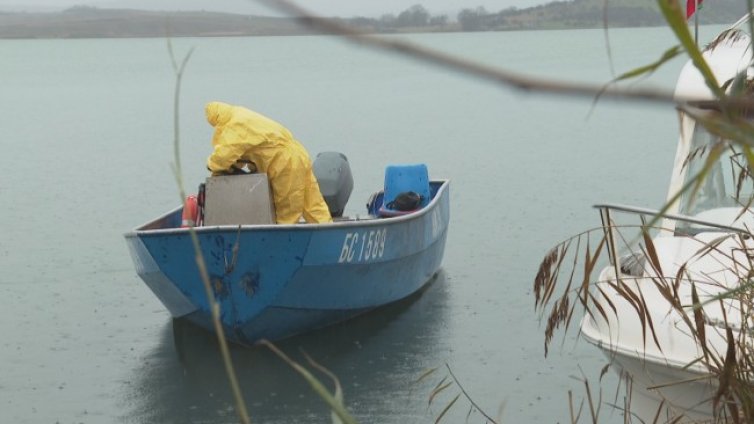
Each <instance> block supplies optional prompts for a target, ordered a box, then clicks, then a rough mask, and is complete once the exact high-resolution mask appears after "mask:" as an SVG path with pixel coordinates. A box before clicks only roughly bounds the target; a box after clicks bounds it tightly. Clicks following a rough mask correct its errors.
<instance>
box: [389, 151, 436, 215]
mask: <svg viewBox="0 0 754 424" xmlns="http://www.w3.org/2000/svg"><path fill="white" fill-rule="evenodd" d="M407 191H413V192H415V193H417V194H419V195H420V196H421V197H422V198H421V203H420V204H419V207H418V208H417V209H421V208H423V207H425V206H427V205H428V204H429V201H430V197H431V194H430V190H429V173H428V171H427V165H425V164H423V163H420V164H413V165H388V166H387V167H386V168H385V194H384V197H383V201H382V206H381V207H380V209H379V213H378V214H379V216H382V217H388V216H400V215H405V214H407V213H411V212H414V211H400V210H396V209H391V208H388V207H387V205H388V204H390V202H392V201H393V200H395V198H396V197H397V196H398V195H399V194H401V193H404V192H407Z"/></svg>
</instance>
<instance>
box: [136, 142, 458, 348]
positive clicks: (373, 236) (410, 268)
mask: <svg viewBox="0 0 754 424" xmlns="http://www.w3.org/2000/svg"><path fill="white" fill-rule="evenodd" d="M319 159H320V158H319V157H318V158H317V161H315V166H314V168H315V174H316V173H317V164H318V163H317V162H318V161H319ZM416 171H418V172H419V174H418V175H417V174H416ZM348 173H349V175H348V176H349V178H350V170H348ZM317 177H318V179H319V180H320V186H322V188H323V190H322V191H323V195H324V196H325V200H328V206H330V207H331V210H333V209H341V210H342V209H343V207H342V206H343V199H342V198H343V196H342V193H339V194H340V195H341V196H340V204H339V205H331V203H332V202H330V201H329V199H331V198H334V197H338V196H337V194H338V193H335V196H334V197H332V196H328V194H327V193H326V190H325V188H326V187H325V186H326V181H325V180H326V178H322V177H321V176H320V175H318V176H317ZM231 178H233V177H231ZM378 188H381V190H380V191H378V192H376V193H375V194H374V195H373V196H372V197H371V198H370V199H369V201H368V203H367V210H366V211H365V214H364V215H362V216H353V217H343V216H334V220H333V222H332V223H326V224H304V223H300V224H289V225H280V224H274V223H269V224H239V225H225V224H223V225H207V224H206V223H205V224H204V225H202V226H196V227H193V228H189V227H182V218H183V217H184V214H183V212H184V211H183V209H184V207H183V206H179V207H177V208H175V209H173V210H172V211H170V212H168V213H166V214H165V215H163V216H160V217H159V218H156V219H154V220H152V221H150V222H148V223H146V224H144V225H142V226H140V227H138V228H136V229H135V230H133V231H131V232H129V233H127V234H126V235H125V238H126V242H127V244H128V247H129V251H130V254H131V257H132V259H133V262H134V265H135V268H136V271H137V273H138V275H139V276H140V277H141V278H142V279H143V280H144V282H145V283H146V285H147V286H148V287H149V288H150V289H151V290H152V292H154V294H155V295H156V296H157V297H158V298H159V300H160V301H161V302H162V303H163V304H164V305H165V307H166V308H167V309H168V310H169V311H170V314H171V315H172V316H173V318H177V319H183V320H188V321H190V322H192V323H194V324H197V325H199V326H201V327H204V328H206V329H209V330H210V331H212V330H213V328H214V327H213V323H212V317H211V312H210V306H209V302H208V299H207V294H206V291H205V284H204V282H203V281H202V278H201V276H200V272H199V268H198V265H197V263H196V260H195V257H196V253H195V249H194V246H193V243H192V238H191V234H190V231H194V232H195V234H196V236H197V238H198V241H199V245H200V250H201V253H202V256H203V257H204V261H205V263H206V268H207V273H208V274H209V280H210V286H211V290H212V291H213V292H214V295H215V297H216V301H217V303H218V304H219V307H220V316H221V322H222V325H223V327H224V332H225V334H226V337H227V338H228V339H229V340H232V341H234V342H236V343H240V344H251V343H254V342H256V341H258V340H261V339H267V340H279V339H282V338H286V337H289V336H292V335H295V334H299V333H303V332H306V331H309V330H312V329H316V328H321V327H324V326H327V325H330V324H333V323H336V322H340V321H344V320H346V319H348V318H351V317H353V316H355V315H358V314H361V313H363V312H366V311H369V310H371V309H374V308H377V307H380V306H382V305H386V304H389V303H392V302H395V301H398V300H401V299H403V298H406V297H407V296H409V295H411V294H413V293H416V292H417V291H419V290H420V289H421V288H422V287H424V286H425V285H426V284H427V283H428V282H429V281H431V280H432V279H433V277H434V276H435V274H436V273H437V272H438V271H439V269H440V266H441V263H442V258H443V252H444V249H445V240H446V236H447V230H448V220H449V215H450V210H449V193H448V191H449V181H448V180H431V181H430V180H429V178H428V177H427V171H426V166H424V165H409V166H388V167H387V169H386V174H385V185H384V186H383V187H378ZM407 191H408V192H411V193H418V194H419V198H420V204H418V207H417V208H416V209H415V210H411V211H398V210H391V209H390V207H388V206H392V205H393V203H394V202H395V199H396V197H398V196H399V195H400V194H401V193H406V192H407ZM348 192H349V193H348V194H350V187H348ZM346 198H347V196H346ZM346 201H347V199H346Z"/></svg>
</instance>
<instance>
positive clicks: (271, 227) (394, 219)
mask: <svg viewBox="0 0 754 424" xmlns="http://www.w3.org/2000/svg"><path fill="white" fill-rule="evenodd" d="M430 182H431V183H440V187H438V189H437V191H436V193H435V195H434V197H433V198H432V200H431V201H430V202H429V203H428V204H427V206H425V207H423V208H421V209H420V210H418V211H416V212H412V213H408V214H405V215H398V216H390V217H372V216H370V217H369V218H365V219H358V218H356V219H348V220H342V221H333V222H328V223H324V224H308V223H304V224H261V225H260V224H253V225H249V224H247V225H213V226H202V227H185V228H161V229H153V230H142V229H140V228H143V227H145V226H147V225H149V224H151V223H153V222H156V221H159V220H161V219H164V218H165V217H167V216H169V215H171V214H173V213H175V212H176V211H178V210H180V209H182V208H183V206H182V205H181V206H178V207H176V208H174V209H171V210H170V211H169V212H166V213H164V214H162V215H160V216H159V217H157V218H155V219H152V220H150V221H147V222H145V223H144V224H141V225H139V226H138V227H136V228H134V229H133V230H131V231H129V232H127V233H125V234H124V236H125V237H126V238H133V237H139V236H146V235H170V234H184V233H189V232H190V231H191V230H193V231H195V232H197V233H205V232H216V231H244V232H248V231H258V230H265V231H292V230H293V231H327V230H332V229H339V228H347V227H369V226H377V225H384V224H386V223H391V224H393V223H400V222H404V221H413V220H416V219H419V218H421V217H423V216H424V215H426V214H428V213H429V212H430V211H431V210H434V209H435V208H436V206H437V204H438V203H439V199H440V198H441V197H442V196H443V195H444V192H445V191H447V190H448V187H449V183H450V179H447V178H446V179H436V180H431V181H430Z"/></svg>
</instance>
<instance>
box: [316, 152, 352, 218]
mask: <svg viewBox="0 0 754 424" xmlns="http://www.w3.org/2000/svg"><path fill="white" fill-rule="evenodd" d="M312 170H313V172H314V176H315V177H317V182H318V183H319V190H320V191H321V192H322V197H324V199H325V203H327V208H328V209H329V210H330V215H332V216H333V217H334V218H335V217H339V216H343V211H344V210H345V208H346V203H348V198H349V197H351V191H353V175H352V174H351V166H350V165H349V164H348V158H347V157H346V155H344V154H343V153H339V152H322V153H319V154H318V155H317V157H316V158H315V159H314V164H313V165H312Z"/></svg>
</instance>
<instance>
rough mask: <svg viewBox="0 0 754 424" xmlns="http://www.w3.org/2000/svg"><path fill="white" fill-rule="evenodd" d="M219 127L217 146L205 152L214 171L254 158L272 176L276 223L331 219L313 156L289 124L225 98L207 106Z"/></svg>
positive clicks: (215, 138) (214, 139)
mask: <svg viewBox="0 0 754 424" xmlns="http://www.w3.org/2000/svg"><path fill="white" fill-rule="evenodd" d="M205 113H206V114H207V122H209V123H210V125H212V126H213V127H214V128H215V133H214V135H213V136H212V146H213V147H214V151H213V152H212V154H211V155H210V156H209V158H207V167H208V168H209V170H210V171H212V173H213V174H216V173H222V172H227V171H230V170H231V168H232V167H233V166H234V165H235V164H236V162H238V161H251V162H253V163H254V164H255V165H256V167H257V170H258V171H259V172H264V173H266V174H267V176H268V178H269V179H270V186H271V187H272V196H273V198H274V202H275V215H276V217H277V222H278V224H293V223H296V222H298V221H299V219H300V218H301V217H302V216H303V217H304V219H305V220H306V222H310V223H322V222H332V217H331V216H330V211H329V210H328V208H327V204H326V203H325V200H324V198H323V197H322V193H321V192H320V190H319V184H318V183H317V179H316V177H315V176H314V173H313V172H312V161H311V159H310V158H309V154H308V153H307V152H306V149H305V148H304V146H302V145H301V143H299V142H298V141H297V140H296V139H295V138H293V134H291V132H290V131H288V129H287V128H285V127H284V126H282V125H280V124H279V123H277V122H275V121H273V120H272V119H270V118H267V117H266V116H263V115H261V114H259V113H256V112H254V111H251V110H249V109H246V108H243V107H240V106H233V105H229V104H227V103H222V102H210V103H208V104H207V106H206V108H205Z"/></svg>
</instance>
